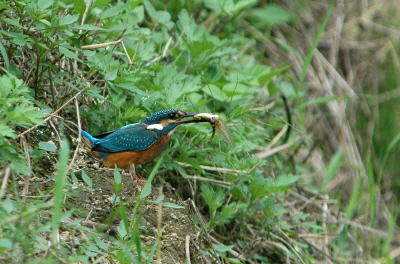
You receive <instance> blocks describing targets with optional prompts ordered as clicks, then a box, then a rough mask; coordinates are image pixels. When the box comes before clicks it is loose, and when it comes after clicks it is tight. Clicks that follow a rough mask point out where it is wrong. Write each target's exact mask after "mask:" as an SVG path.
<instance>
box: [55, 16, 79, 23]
mask: <svg viewBox="0 0 400 264" xmlns="http://www.w3.org/2000/svg"><path fill="white" fill-rule="evenodd" d="M78 18H79V14H76V15H72V16H66V17H62V18H60V22H59V25H60V26H62V25H69V24H72V23H74V22H76V21H77V20H78Z"/></svg>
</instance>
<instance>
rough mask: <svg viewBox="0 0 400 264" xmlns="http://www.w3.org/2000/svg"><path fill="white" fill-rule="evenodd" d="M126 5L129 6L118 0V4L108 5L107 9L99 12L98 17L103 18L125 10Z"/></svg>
mask: <svg viewBox="0 0 400 264" xmlns="http://www.w3.org/2000/svg"><path fill="white" fill-rule="evenodd" d="M128 6H129V4H125V3H122V2H118V4H117V5H116V6H113V7H110V8H108V9H106V10H105V11H103V12H101V15H100V19H105V18H109V17H112V16H115V15H117V14H118V13H120V12H122V11H123V10H125V9H126V8H127V7H128Z"/></svg>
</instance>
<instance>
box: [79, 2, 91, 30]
mask: <svg viewBox="0 0 400 264" xmlns="http://www.w3.org/2000/svg"><path fill="white" fill-rule="evenodd" d="M92 2H93V0H88V2H87V3H86V9H85V12H84V13H83V16H82V21H81V25H83V24H85V22H86V17H87V14H88V13H89V9H90V6H91V5H92ZM80 34H82V29H81V30H79V35H80Z"/></svg>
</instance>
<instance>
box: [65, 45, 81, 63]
mask: <svg viewBox="0 0 400 264" xmlns="http://www.w3.org/2000/svg"><path fill="white" fill-rule="evenodd" d="M59 51H60V53H61V54H64V56H65V57H67V58H70V59H73V60H76V61H79V62H82V61H81V60H80V59H79V58H78V56H76V54H75V53H74V52H72V51H70V50H69V49H66V48H64V47H61V46H60V47H59Z"/></svg>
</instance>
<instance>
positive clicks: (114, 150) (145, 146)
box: [81, 109, 203, 183]
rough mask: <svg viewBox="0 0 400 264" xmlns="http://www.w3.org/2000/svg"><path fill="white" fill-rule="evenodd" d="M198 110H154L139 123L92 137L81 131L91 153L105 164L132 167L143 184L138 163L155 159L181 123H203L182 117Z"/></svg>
mask: <svg viewBox="0 0 400 264" xmlns="http://www.w3.org/2000/svg"><path fill="white" fill-rule="evenodd" d="M196 114H197V113H190V112H184V111H181V110H178V109H168V110H163V111H159V112H157V113H155V114H154V115H152V116H150V117H148V118H146V119H145V120H144V121H142V122H140V123H135V124H130V125H127V126H124V127H121V128H118V129H115V130H112V131H109V132H106V133H103V134H101V135H96V136H92V135H90V134H89V133H88V132H86V131H84V130H82V131H81V134H82V137H83V138H84V141H85V143H86V144H87V145H90V148H91V153H92V154H93V155H94V156H96V157H98V158H101V159H102V162H103V164H104V165H105V166H107V167H109V168H113V167H114V166H115V165H117V167H118V168H121V169H129V170H130V171H131V173H132V176H133V177H135V178H136V179H137V181H138V183H140V182H141V181H140V174H139V172H138V171H137V170H136V166H137V165H140V164H144V163H147V162H150V161H152V160H153V159H154V158H155V157H157V156H158V155H159V154H160V153H161V152H162V151H163V150H164V149H165V148H166V147H167V145H168V142H169V139H170V137H171V135H172V133H173V132H174V130H175V128H176V127H177V126H179V125H182V124H189V123H195V122H203V121H202V120H194V119H193V120H183V118H186V117H194V116H195V115H196Z"/></svg>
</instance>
